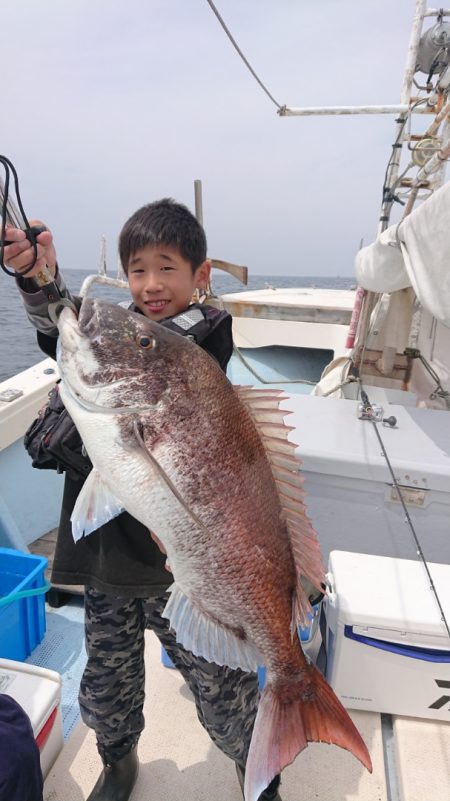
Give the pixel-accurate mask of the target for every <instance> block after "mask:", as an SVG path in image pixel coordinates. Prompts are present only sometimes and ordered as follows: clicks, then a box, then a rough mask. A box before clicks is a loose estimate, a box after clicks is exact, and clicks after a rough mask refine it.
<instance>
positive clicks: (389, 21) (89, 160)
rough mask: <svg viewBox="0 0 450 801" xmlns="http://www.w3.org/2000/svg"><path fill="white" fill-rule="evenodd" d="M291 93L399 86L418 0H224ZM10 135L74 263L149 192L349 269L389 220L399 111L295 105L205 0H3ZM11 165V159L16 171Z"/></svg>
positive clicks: (354, 101) (286, 249)
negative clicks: (287, 112)
mask: <svg viewBox="0 0 450 801" xmlns="http://www.w3.org/2000/svg"><path fill="white" fill-rule="evenodd" d="M216 6H217V8H218V10H219V12H220V13H221V15H222V17H223V18H224V20H225V22H226V24H227V26H228V27H229V29H230V31H231V33H232V34H233V36H234V37H235V39H236V40H237V42H238V44H239V46H240V48H241V49H242V50H243V52H244V54H245V55H246V57H247V59H248V60H249V62H250V63H251V65H252V67H253V69H254V70H255V72H256V73H257V74H258V76H259V77H260V78H261V80H262V81H263V83H264V84H265V85H266V86H267V88H268V90H269V91H270V93H271V94H272V95H273V96H274V98H275V99H276V100H277V102H278V103H280V104H281V105H283V104H287V105H288V106H320V105H358V104H374V105H375V104H395V103H398V102H399V98H400V89H401V85H402V78H403V71H404V67H405V63H406V56H407V46H408V41H409V37H410V29H411V23H412V18H413V12H414V7H415V2H414V0H216ZM1 22H2V65H3V68H2V90H1V97H2V104H1V134H0V141H1V146H0V152H1V153H2V154H3V155H5V156H7V157H8V158H9V159H10V160H11V161H12V162H13V164H14V165H15V167H16V169H17V171H18V174H19V179H20V189H21V195H22V202H23V205H24V207H25V211H26V213H27V215H28V217H29V218H40V219H42V220H44V221H45V222H46V223H47V225H48V226H49V227H50V228H51V230H52V231H53V233H54V237H55V243H56V246H57V251H58V257H59V263H60V265H61V267H62V268H64V266H66V267H70V268H80V269H81V268H82V269H93V270H96V269H97V266H98V262H99V255H100V243H101V236H102V235H105V236H106V241H107V254H108V263H109V265H110V270H111V271H112V272H114V273H115V270H116V265H117V255H116V253H117V237H118V234H119V231H120V228H121V226H122V225H123V223H124V222H125V220H126V219H127V218H128V217H129V216H130V215H131V214H132V213H133V212H134V211H135V210H136V209H137V208H139V207H140V206H142V205H144V204H145V203H148V202H150V201H152V200H156V199H158V198H161V197H167V196H170V197H174V198H175V199H176V200H179V201H181V202H183V203H185V204H186V205H188V206H189V207H190V208H191V209H192V210H194V180H196V179H200V180H201V181H202V189H203V221H204V226H205V230H206V234H207V238H208V255H209V256H210V257H212V258H217V259H223V260H227V261H231V262H235V263H237V264H244V265H246V266H247V267H248V268H249V271H250V273H251V274H255V275H276V274H278V275H299V276H301V275H308V276H314V275H317V276H333V275H341V276H350V275H352V274H353V262H354V256H355V253H356V251H357V249H358V247H359V244H360V241H361V239H363V240H364V242H365V244H368V243H369V242H370V241H372V240H373V238H374V237H375V235H376V231H377V219H378V215H379V209H380V202H381V189H382V181H383V176H384V171H385V167H386V164H387V161H388V158H389V156H390V145H391V143H392V141H393V139H394V132H395V123H394V117H393V116H392V115H388V116H379V117H378V116H377V117H374V116H365V117H319V118H317V117H316V118H313V117H303V118H302V117H292V118H282V117H279V115H278V114H277V109H276V106H275V105H274V104H273V103H272V102H271V100H270V99H269V98H268V97H267V96H266V94H265V93H264V92H263V91H262V89H261V88H260V86H259V85H258V84H257V83H256V81H255V79H254V78H253V77H252V75H251V74H250V73H249V71H248V70H247V68H246V67H245V65H244V64H243V62H242V61H241V59H240V58H239V56H238V55H237V53H236V51H235V50H234V48H233V47H232V45H231V43H230V41H229V40H228V38H227V37H226V35H225V33H224V31H223V30H222V28H221V27H220V25H219V23H218V21H217V19H216V17H215V16H214V14H213V12H212V11H211V9H210V7H209V5H208V3H207V2H206V0H127V2H123V0H73V2H71V3H67V2H65V0H40V2H39V3H38V2H34V0H15V2H14V3H8V4H4V5H3V8H2V20H1ZM0 174H1V173H0Z"/></svg>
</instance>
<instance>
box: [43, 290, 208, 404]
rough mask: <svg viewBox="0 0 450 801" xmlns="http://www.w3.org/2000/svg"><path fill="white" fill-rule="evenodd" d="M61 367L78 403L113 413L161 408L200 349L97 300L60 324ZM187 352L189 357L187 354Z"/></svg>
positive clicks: (67, 313)
mask: <svg viewBox="0 0 450 801" xmlns="http://www.w3.org/2000/svg"><path fill="white" fill-rule="evenodd" d="M58 330H59V341H58V366H59V369H60V373H61V377H62V379H63V383H64V385H65V386H66V388H68V390H69V391H70V392H71V394H72V396H75V397H76V398H77V399H78V400H84V401H88V402H92V403H95V404H98V405H104V406H108V407H111V408H114V407H117V406H131V405H132V406H136V405H139V404H140V403H144V402H145V404H146V405H147V406H148V405H149V404H150V405H151V404H157V403H158V402H159V401H160V400H161V398H162V397H163V395H164V394H165V393H167V392H168V391H169V389H170V386H171V384H172V383H174V382H175V381H177V382H179V381H180V379H181V376H182V374H183V364H186V371H188V370H189V368H188V365H189V362H190V361H191V359H192V355H193V354H192V351H196V350H197V348H195V346H194V345H193V343H192V342H189V341H188V340H186V339H185V338H184V337H183V336H180V335H179V334H175V333H173V332H172V331H169V330H168V329H167V328H164V327H163V326H161V325H159V324H158V323H156V322H154V321H152V320H150V319H148V318H147V317H144V316H143V315H141V314H137V313H135V312H132V311H129V310H128V309H125V308H123V307H121V306H118V305H114V304H110V303H106V302H105V301H102V300H99V299H97V298H89V297H87V298H84V299H83V302H82V304H81V308H80V311H79V312H78V314H77V313H76V312H75V311H74V309H72V308H69V307H64V308H63V309H62V311H61V314H60V315H59V318H58ZM187 351H188V352H187Z"/></svg>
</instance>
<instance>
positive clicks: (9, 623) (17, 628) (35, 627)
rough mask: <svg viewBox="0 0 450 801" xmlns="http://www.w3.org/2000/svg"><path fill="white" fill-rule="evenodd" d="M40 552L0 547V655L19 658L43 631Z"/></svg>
mask: <svg viewBox="0 0 450 801" xmlns="http://www.w3.org/2000/svg"><path fill="white" fill-rule="evenodd" d="M46 567H47V559H46V558H45V557H44V556H36V555H34V554H29V553H24V552H23V551H16V550H13V549H11V548H0V657H2V658H3V659H15V660H16V661H18V662H23V661H24V660H25V659H26V658H27V656H29V655H30V654H31V652H32V651H33V650H34V648H36V646H37V645H39V643H40V642H41V640H42V639H43V637H44V634H45V627H46V624H45V592H46V591H47V589H48V583H47V582H46V580H45V576H44V573H45V569H46Z"/></svg>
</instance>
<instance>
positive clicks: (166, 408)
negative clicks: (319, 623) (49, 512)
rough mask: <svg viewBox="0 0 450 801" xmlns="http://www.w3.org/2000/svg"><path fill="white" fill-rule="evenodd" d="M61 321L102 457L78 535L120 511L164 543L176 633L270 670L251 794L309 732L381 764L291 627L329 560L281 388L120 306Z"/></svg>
mask: <svg viewBox="0 0 450 801" xmlns="http://www.w3.org/2000/svg"><path fill="white" fill-rule="evenodd" d="M59 328H60V343H61V351H60V356H59V366H60V371H61V374H62V378H63V384H62V397H63V400H64V403H65V404H66V406H67V408H68V411H69V413H70V414H71V416H72V417H73V419H74V421H75V423H76V425H77V427H78V429H79V431H80V434H81V436H82V438H83V441H84V443H85V447H86V449H87V451H88V453H89V456H90V458H91V461H92V463H93V465H94V470H93V472H92V473H91V475H90V477H89V479H88V481H87V482H86V484H85V487H84V489H83V493H82V494H81V495H80V498H79V501H78V503H77V507H76V508H75V510H74V521H73V525H74V530H75V533H76V535H77V536H79V535H81V534H83V533H89V530H93V529H94V528H96V527H97V526H98V525H99V524H100V523H101V522H104V521H105V519H108V517H110V516H112V515H114V514H117V513H118V512H120V511H121V509H123V508H125V509H126V510H127V511H128V512H129V513H130V514H132V515H133V516H134V517H136V518H137V519H138V520H140V521H141V522H142V523H143V524H144V525H146V526H148V528H149V529H151V530H152V531H153V532H154V533H155V534H156V535H157V537H158V538H159V539H160V540H161V542H162V543H163V545H164V548H165V550H166V552H167V557H168V561H169V563H170V565H171V569H172V571H173V574H174V584H173V586H172V588H171V598H170V601H169V603H168V605H167V607H166V610H165V615H166V616H167V617H168V618H169V620H170V623H171V626H172V627H173V629H174V630H175V632H176V634H177V639H178V640H179V642H181V643H182V644H183V645H184V647H186V648H188V649H189V650H191V651H193V652H194V653H196V654H199V655H201V656H204V657H205V658H206V659H209V660H210V661H214V662H216V663H218V664H228V665H230V666H231V667H241V668H243V669H244V670H256V668H257V666H258V665H261V664H264V665H265V666H266V668H267V675H266V685H265V688H264V691H263V693H262V697H261V701H260V705H259V710H258V715H257V718H256V722H255V728H254V732H253V737H252V742H251V747H250V753H249V757H248V761H247V768H246V782H245V797H246V801H256V799H257V798H258V796H259V795H260V793H261V792H262V791H263V790H264V789H265V787H266V786H267V785H268V784H269V783H270V781H271V779H272V778H273V777H274V776H275V774H277V773H278V772H280V771H281V770H282V769H283V768H284V767H285V766H286V765H288V764H289V763H290V762H292V761H293V760H294V759H295V757H296V756H297V754H298V753H299V752H300V751H301V750H302V749H303V748H304V747H305V746H306V745H307V743H308V742H309V741H323V742H328V743H335V744H337V745H340V746H342V747H344V748H348V749H349V750H351V751H352V752H353V753H354V754H355V756H357V758H358V759H360V760H361V761H362V762H363V764H365V765H366V767H368V768H369V769H371V765H370V757H369V754H368V752H367V749H366V746H365V745H364V743H363V741H362V739H361V737H360V735H359V733H358V732H357V730H356V728H355V727H354V725H353V723H352V721H351V720H350V718H349V716H348V714H347V712H346V710H345V709H344V708H343V707H342V705H341V704H340V702H339V701H338V699H337V698H336V696H335V694H334V693H333V691H332V689H331V688H330V687H329V685H328V684H327V683H326V681H325V679H324V678H323V677H322V675H321V674H320V673H319V672H318V671H317V670H316V668H315V667H314V666H312V665H311V664H309V663H308V662H307V660H306V658H305V656H304V654H303V651H302V649H301V645H300V642H299V639H298V637H297V634H296V631H297V626H298V625H299V624H300V623H302V622H303V621H304V620H305V618H306V614H307V612H308V611H309V609H310V605H309V600H308V595H309V592H310V590H311V589H312V588H313V587H315V588H320V587H321V585H322V583H323V581H324V572H323V568H322V564H321V557H320V549H319V544H318V540H317V536H316V534H315V532H314V530H313V528H312V526H311V523H310V521H309V519H308V517H307V515H306V511H305V507H304V504H303V499H302V496H303V492H302V487H301V477H300V475H299V470H298V468H299V462H298V460H297V458H296V456H295V446H294V445H293V444H292V443H291V442H289V440H288V434H289V431H290V429H289V428H287V427H286V426H285V425H284V419H283V418H284V416H285V414H286V412H282V411H281V410H280V409H279V408H278V404H279V400H280V393H279V392H276V391H273V390H272V391H270V390H269V391H266V390H260V391H258V390H252V389H250V388H238V389H237V388H235V387H233V386H232V385H231V384H230V382H229V381H228V380H227V378H226V377H225V376H224V375H223V373H222V371H221V370H220V368H219V367H218V366H217V364H216V363H215V362H214V360H213V359H212V358H211V357H210V356H209V355H208V354H207V353H205V352H204V351H203V350H202V349H201V348H199V347H198V346H196V345H194V344H193V343H191V342H189V341H188V340H187V339H185V338H182V337H179V336H178V335H176V334H173V333H171V332H170V331H168V330H167V329H165V328H163V327H161V326H159V325H158V324H157V323H153V322H152V321H150V320H148V319H147V318H145V317H143V316H142V315H137V314H133V313H132V312H129V311H126V310H125V309H122V308H120V307H117V306H109V305H108V304H105V303H102V302H100V301H92V300H90V299H89V300H85V301H84V302H83V305H82V309H81V312H80V316H79V319H78V320H77V319H76V318H75V316H74V315H73V313H72V312H71V311H70V310H69V309H64V311H63V312H62V314H61V316H60V323H59ZM149 342H150V343H151V344H150V345H149ZM142 343H144V344H142ZM94 496H95V497H94ZM99 496H100V499H101V500H100V502H99V500H98V499H99ZM105 507H108V512H107V513H106V514H105V513H104V512H102V511H101V510H102V508H105ZM94 508H95V511H93V509H94ZM99 510H100V511H99ZM305 587H307V588H309V589H307V590H306V589H305Z"/></svg>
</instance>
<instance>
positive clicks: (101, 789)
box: [86, 748, 139, 801]
mask: <svg viewBox="0 0 450 801" xmlns="http://www.w3.org/2000/svg"><path fill="white" fill-rule="evenodd" d="M138 772H139V760H138V756H137V751H136V748H134V749H133V750H132V751H130V753H129V754H126V755H125V756H124V757H122V759H119V760H118V762H113V764H112V765H105V767H104V768H103V770H102V772H101V774H100V776H99V777H98V780H97V783H96V785H95V787H94V789H93V790H92V792H91V794H90V795H89V796H88V798H87V800H86V801H128V799H129V797H130V795H131V793H132V790H133V787H134V785H135V783H136V779H137V776H138Z"/></svg>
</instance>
